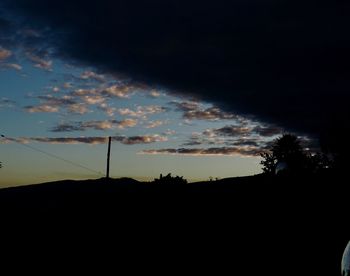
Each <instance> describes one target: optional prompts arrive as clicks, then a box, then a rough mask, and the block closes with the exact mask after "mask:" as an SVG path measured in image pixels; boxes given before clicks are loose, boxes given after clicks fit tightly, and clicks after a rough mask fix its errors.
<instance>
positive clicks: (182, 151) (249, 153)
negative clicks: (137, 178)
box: [139, 147, 261, 157]
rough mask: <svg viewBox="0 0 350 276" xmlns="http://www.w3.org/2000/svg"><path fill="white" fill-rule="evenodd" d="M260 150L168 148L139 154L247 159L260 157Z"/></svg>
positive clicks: (242, 148) (247, 148)
mask: <svg viewBox="0 0 350 276" xmlns="http://www.w3.org/2000/svg"><path fill="white" fill-rule="evenodd" d="M260 152H261V151H260V150H259V149H258V148H256V147H213V148H168V149H151V150H143V151H141V152H139V154H151V155H158V154H165V155H190V156H220V155H232V156H235V155H240V156H246V157H253V156H258V155H259V154H260Z"/></svg>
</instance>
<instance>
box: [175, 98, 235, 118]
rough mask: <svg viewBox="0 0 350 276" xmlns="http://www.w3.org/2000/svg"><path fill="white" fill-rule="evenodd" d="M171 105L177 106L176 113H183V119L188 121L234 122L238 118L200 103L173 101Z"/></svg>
mask: <svg viewBox="0 0 350 276" xmlns="http://www.w3.org/2000/svg"><path fill="white" fill-rule="evenodd" d="M170 104H171V105H174V106H175V110H176V111H181V112H183V118H184V119H186V120H208V121H218V120H232V119H237V118H238V116H237V115H235V114H232V113H228V112H224V111H222V110H221V109H220V108H218V107H214V106H212V107H209V108H204V107H203V106H202V105H201V104H199V103H198V102H193V101H183V102H177V101H173V102H170Z"/></svg>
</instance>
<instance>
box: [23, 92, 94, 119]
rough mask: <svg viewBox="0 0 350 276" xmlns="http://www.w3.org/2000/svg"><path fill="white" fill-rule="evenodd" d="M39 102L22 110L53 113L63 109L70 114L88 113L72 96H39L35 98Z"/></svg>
mask: <svg viewBox="0 0 350 276" xmlns="http://www.w3.org/2000/svg"><path fill="white" fill-rule="evenodd" d="M36 98H37V99H39V100H40V104H38V105H29V106H25V107H24V109H25V110H26V111H27V112H29V113H38V112H47V113H55V112H59V111H60V109H62V108H64V109H66V110H67V111H68V112H70V113H76V114H85V113H87V112H88V111H89V109H88V108H87V107H86V105H84V104H82V103H78V102H77V101H76V100H75V99H74V98H73V97H72V96H69V95H64V96H62V97H57V96H53V95H50V94H48V95H41V96H37V97H36Z"/></svg>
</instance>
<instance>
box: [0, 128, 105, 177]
mask: <svg viewBox="0 0 350 276" xmlns="http://www.w3.org/2000/svg"><path fill="white" fill-rule="evenodd" d="M1 137H2V138H5V139H8V140H10V141H14V142H16V143H17V144H19V145H21V146H24V147H27V148H29V149H32V150H34V151H37V152H40V153H43V154H45V155H47V156H50V157H52V158H55V159H58V160H61V161H63V162H66V163H69V164H71V165H73V166H76V167H80V168H82V169H85V170H88V171H90V172H93V173H97V174H100V175H103V174H102V173H101V172H99V171H95V170H93V169H90V168H88V167H86V166H84V165H81V164H79V163H76V162H73V161H69V160H67V159H64V158H62V157H60V156H57V155H55V154H52V153H49V152H46V151H44V150H41V149H38V148H35V147H33V146H30V145H27V144H23V143H21V142H19V141H18V140H17V139H14V138H9V137H6V136H5V135H2V134H1Z"/></svg>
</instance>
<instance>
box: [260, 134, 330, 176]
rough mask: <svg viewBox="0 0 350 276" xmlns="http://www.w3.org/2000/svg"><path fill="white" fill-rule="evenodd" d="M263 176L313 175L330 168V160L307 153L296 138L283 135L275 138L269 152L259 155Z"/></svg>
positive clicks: (320, 155)
mask: <svg viewBox="0 0 350 276" xmlns="http://www.w3.org/2000/svg"><path fill="white" fill-rule="evenodd" d="M261 157H262V158H263V160H262V161H261V162H260V164H261V165H263V172H264V173H265V174H270V175H275V174H288V175H291V174H293V175H295V174H301V173H315V172H319V171H321V170H323V169H326V168H330V167H332V162H331V160H330V159H329V158H328V157H327V155H326V154H324V153H309V152H307V151H306V150H305V149H303V147H302V146H301V143H300V140H299V139H298V137H297V136H295V135H292V134H284V135H283V136H281V137H279V138H277V139H276V140H275V141H274V142H273V143H272V146H271V148H270V150H269V151H267V152H263V153H261Z"/></svg>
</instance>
